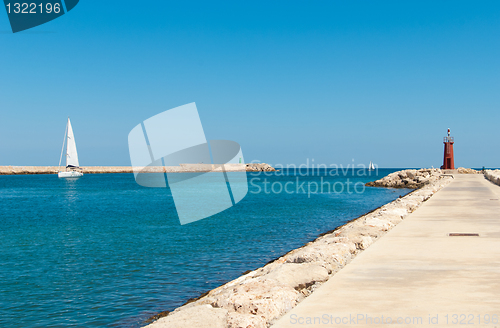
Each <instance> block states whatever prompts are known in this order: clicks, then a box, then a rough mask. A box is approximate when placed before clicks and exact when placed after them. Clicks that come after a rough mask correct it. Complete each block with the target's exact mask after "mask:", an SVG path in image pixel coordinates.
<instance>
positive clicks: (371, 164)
mask: <svg viewBox="0 0 500 328" xmlns="http://www.w3.org/2000/svg"><path fill="white" fill-rule="evenodd" d="M368 170H370V171H373V170H375V165H373V163H372V161H370V165H368Z"/></svg>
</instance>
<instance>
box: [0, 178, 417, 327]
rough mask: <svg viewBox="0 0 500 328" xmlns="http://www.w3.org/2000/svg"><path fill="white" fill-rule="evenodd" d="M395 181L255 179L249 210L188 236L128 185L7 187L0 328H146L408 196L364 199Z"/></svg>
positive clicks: (2, 187) (166, 199)
mask: <svg viewBox="0 0 500 328" xmlns="http://www.w3.org/2000/svg"><path fill="white" fill-rule="evenodd" d="M394 171H396V169H379V170H377V171H371V172H370V171H365V170H349V171H347V172H338V171H335V172H334V171H332V170H326V171H325V170H323V171H321V172H319V171H314V170H313V171H311V170H306V169H303V170H300V171H297V170H284V171H281V172H274V173H266V174H264V173H248V174H247V177H248V183H249V192H248V194H247V196H246V197H245V198H244V199H243V200H242V201H241V202H239V203H238V204H236V205H235V206H233V207H231V208H229V209H227V210H226V211H224V212H222V213H219V214H217V215H214V216H212V217H209V218H206V219H203V220H200V221H197V222H193V223H190V224H187V225H181V224H180V223H179V219H178V217H177V214H176V209H175V204H174V201H173V199H172V195H171V192H170V190H169V189H168V188H145V187H141V186H139V185H137V184H136V183H135V180H134V176H133V175H132V174H101V175H98V174H96V175H90V174H87V175H85V176H83V177H81V178H78V179H59V178H57V176H55V175H29V176H0V208H1V212H0V224H1V228H0V327H2V328H5V327H32V328H34V327H141V326H144V322H145V320H146V319H147V318H149V317H150V316H152V315H154V314H155V313H158V312H161V311H165V310H172V309H174V308H175V307H178V306H180V305H182V304H183V303H184V302H186V301H187V300H188V299H190V298H192V297H197V296H199V295H200V294H202V293H203V292H206V291H208V290H210V289H213V288H215V287H217V286H220V285H221V284H224V283H225V282H228V281H230V280H232V279H235V278H237V277H238V276H240V275H241V274H242V273H243V272H245V271H247V270H252V269H256V268H258V267H260V266H263V265H265V264H266V263H267V262H268V261H270V260H272V259H275V258H277V257H279V256H281V255H283V254H285V253H286V252H288V251H290V250H292V249H294V248H297V247H300V246H302V245H303V244H305V243H307V242H308V241H311V240H313V239H314V238H316V237H317V236H318V235H319V234H321V233H322V232H325V231H329V230H332V229H334V228H336V227H338V226H339V225H342V224H344V223H345V222H347V221H349V220H351V219H354V218H356V217H358V216H360V215H362V214H364V213H366V212H368V211H370V210H373V209H375V208H377V207H379V206H381V205H383V204H385V203H388V202H390V201H392V200H394V199H396V198H398V197H399V196H401V195H404V194H406V193H408V192H409V190H405V189H384V188H366V189H365V188H364V187H363V184H364V183H365V182H368V181H372V180H376V179H379V178H381V177H383V176H385V175H387V174H389V173H391V172H394ZM286 183H289V184H288V185H287V189H286V190H287V191H285V190H282V191H281V192H278V191H279V190H280V186H281V187H284V186H285V185H286ZM314 183H318V184H319V183H323V185H325V183H329V184H330V186H333V185H335V188H336V189H335V190H333V189H331V190H326V188H324V190H323V192H321V189H319V190H317V192H314V191H315V189H314ZM308 185H310V186H311V189H309V190H308V188H307V186H308ZM300 186H302V188H301V187H300ZM342 186H343V187H344V188H341V187H342ZM347 187H349V189H348V188H347ZM355 187H357V190H356V191H355V190H354V188H355ZM198 192H205V191H203V190H200V191H198ZM193 204H194V205H195V204H196V195H195V194H194V195H193Z"/></svg>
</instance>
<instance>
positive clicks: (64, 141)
mask: <svg viewBox="0 0 500 328" xmlns="http://www.w3.org/2000/svg"><path fill="white" fill-rule="evenodd" d="M68 123H69V117H68ZM68 123H66V130H65V131H64V139H63V144H62V149H61V157H60V158H59V166H61V162H62V156H63V152H64V144H65V143H66V136H67V135H68ZM66 152H67V151H66Z"/></svg>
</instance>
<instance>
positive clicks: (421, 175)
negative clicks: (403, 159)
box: [366, 169, 443, 189]
mask: <svg viewBox="0 0 500 328" xmlns="http://www.w3.org/2000/svg"><path fill="white" fill-rule="evenodd" d="M442 174H443V172H442V171H441V170H440V169H420V170H403V171H398V172H394V173H391V174H389V175H388V176H386V177H384V178H382V179H380V180H377V181H372V182H368V183H367V184H366V186H367V187H387V188H409V189H417V188H420V187H422V186H425V185H427V184H432V183H435V182H437V181H439V180H440V179H441V178H442Z"/></svg>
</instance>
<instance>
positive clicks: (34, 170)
mask: <svg viewBox="0 0 500 328" xmlns="http://www.w3.org/2000/svg"><path fill="white" fill-rule="evenodd" d="M224 169H225V170H226V171H229V172H231V171H247V172H259V171H275V169H274V168H273V167H272V166H270V165H269V164H266V163H252V164H225V165H224ZM61 170H62V171H64V167H60V166H0V175H27V174H57V172H59V171H61ZM81 170H82V172H83V173H84V174H103V173H133V172H134V171H133V168H132V167H131V166H83V167H81ZM146 170H147V172H151V173H153V172H167V173H188V172H209V171H215V172H218V171H222V168H221V165H211V164H181V165H180V166H153V167H147V168H146Z"/></svg>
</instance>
